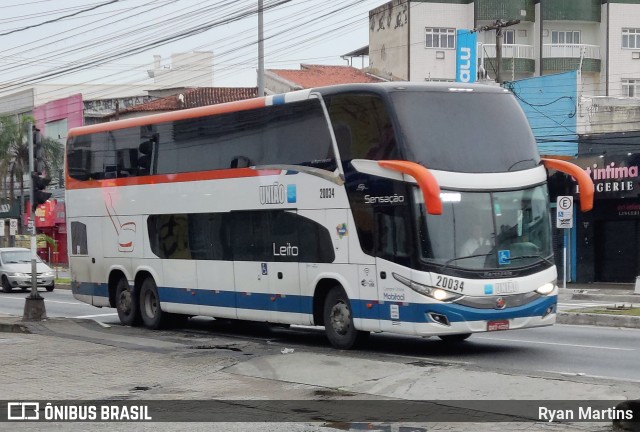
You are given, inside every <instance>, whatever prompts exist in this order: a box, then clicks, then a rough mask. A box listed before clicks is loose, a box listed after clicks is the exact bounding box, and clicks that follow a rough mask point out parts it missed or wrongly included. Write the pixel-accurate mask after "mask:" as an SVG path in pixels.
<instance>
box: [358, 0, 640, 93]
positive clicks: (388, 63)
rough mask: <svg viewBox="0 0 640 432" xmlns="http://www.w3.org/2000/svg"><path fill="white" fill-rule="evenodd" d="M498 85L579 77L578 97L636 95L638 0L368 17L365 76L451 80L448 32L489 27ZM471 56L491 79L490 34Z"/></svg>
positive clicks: (463, 2) (485, 3) (472, 0)
mask: <svg viewBox="0 0 640 432" xmlns="http://www.w3.org/2000/svg"><path fill="white" fill-rule="evenodd" d="M500 19H502V20H516V19H517V20H520V22H519V23H518V24H515V25H513V26H509V27H505V28H503V36H502V61H501V79H502V81H506V80H517V79H522V78H528V77H533V76H540V75H548V74H553V73H558V72H563V71H568V70H579V71H580V74H581V78H580V87H581V88H580V92H581V93H582V94H589V95H593V96H614V97H619V96H638V95H640V0H408V1H407V0H392V1H390V2H388V3H386V4H384V5H382V6H380V7H378V8H376V9H373V10H371V11H370V12H369V59H370V71H371V72H372V73H374V74H376V75H379V76H382V77H385V78H390V79H402V80H409V81H454V80H455V66H456V59H455V49H456V42H457V41H456V30H459V29H474V28H481V27H483V26H487V25H490V24H493V23H494V22H495V21H496V20H500ZM478 48H479V49H478V57H479V62H481V63H482V65H483V66H484V70H485V71H486V72H487V74H488V77H489V78H490V79H495V77H496V69H497V61H496V32H495V31H493V30H491V31H481V32H479V33H478Z"/></svg>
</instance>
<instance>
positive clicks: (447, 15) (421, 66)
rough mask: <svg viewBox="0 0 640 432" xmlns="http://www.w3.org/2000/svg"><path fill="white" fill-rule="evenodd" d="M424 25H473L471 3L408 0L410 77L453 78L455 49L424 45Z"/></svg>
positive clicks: (454, 73)
mask: <svg viewBox="0 0 640 432" xmlns="http://www.w3.org/2000/svg"><path fill="white" fill-rule="evenodd" d="M426 27H445V28H454V29H471V28H473V3H470V4H447V3H424V2H418V3H415V2H412V3H411V39H410V41H411V54H410V56H411V81H425V80H440V79H450V80H455V76H456V50H455V49H438V48H426V47H425V28H426ZM405 44H406V42H405ZM438 53H444V58H443V59H438V58H436V57H437V55H438Z"/></svg>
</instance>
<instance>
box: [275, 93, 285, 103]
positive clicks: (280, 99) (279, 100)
mask: <svg viewBox="0 0 640 432" xmlns="http://www.w3.org/2000/svg"><path fill="white" fill-rule="evenodd" d="M272 104H273V105H282V104H284V94H277V95H273V99H272Z"/></svg>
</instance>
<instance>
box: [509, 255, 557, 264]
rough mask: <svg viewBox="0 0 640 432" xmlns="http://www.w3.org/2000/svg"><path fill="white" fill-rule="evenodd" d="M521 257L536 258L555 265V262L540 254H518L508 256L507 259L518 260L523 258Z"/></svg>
mask: <svg viewBox="0 0 640 432" xmlns="http://www.w3.org/2000/svg"><path fill="white" fill-rule="evenodd" d="M523 258H538V259H540V260H542V261H544V262H546V263H547V264H549V265H555V263H553V262H551V260H550V259H548V258H545V257H543V256H542V255H518V256H515V257H510V258H509V260H510V261H513V260H518V259H523Z"/></svg>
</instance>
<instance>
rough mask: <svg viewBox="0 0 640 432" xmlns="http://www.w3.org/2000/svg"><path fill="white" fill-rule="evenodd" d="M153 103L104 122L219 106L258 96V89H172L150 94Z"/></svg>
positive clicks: (115, 113) (111, 116)
mask: <svg viewBox="0 0 640 432" xmlns="http://www.w3.org/2000/svg"><path fill="white" fill-rule="evenodd" d="M149 96H150V98H151V99H153V100H151V101H149V102H147V103H143V104H140V105H132V106H130V107H128V108H126V109H123V110H121V111H118V112H113V113H111V114H108V115H106V116H104V117H103V121H113V120H123V119H127V118H133V117H141V116H146V115H151V114H158V113H162V112H167V111H176V110H180V109H185V108H196V107H201V106H207V105H217V104H221V103H226V102H234V101H238V100H243V99H251V98H255V97H257V96H258V88H257V87H203V88H172V89H163V90H157V91H153V92H149Z"/></svg>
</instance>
